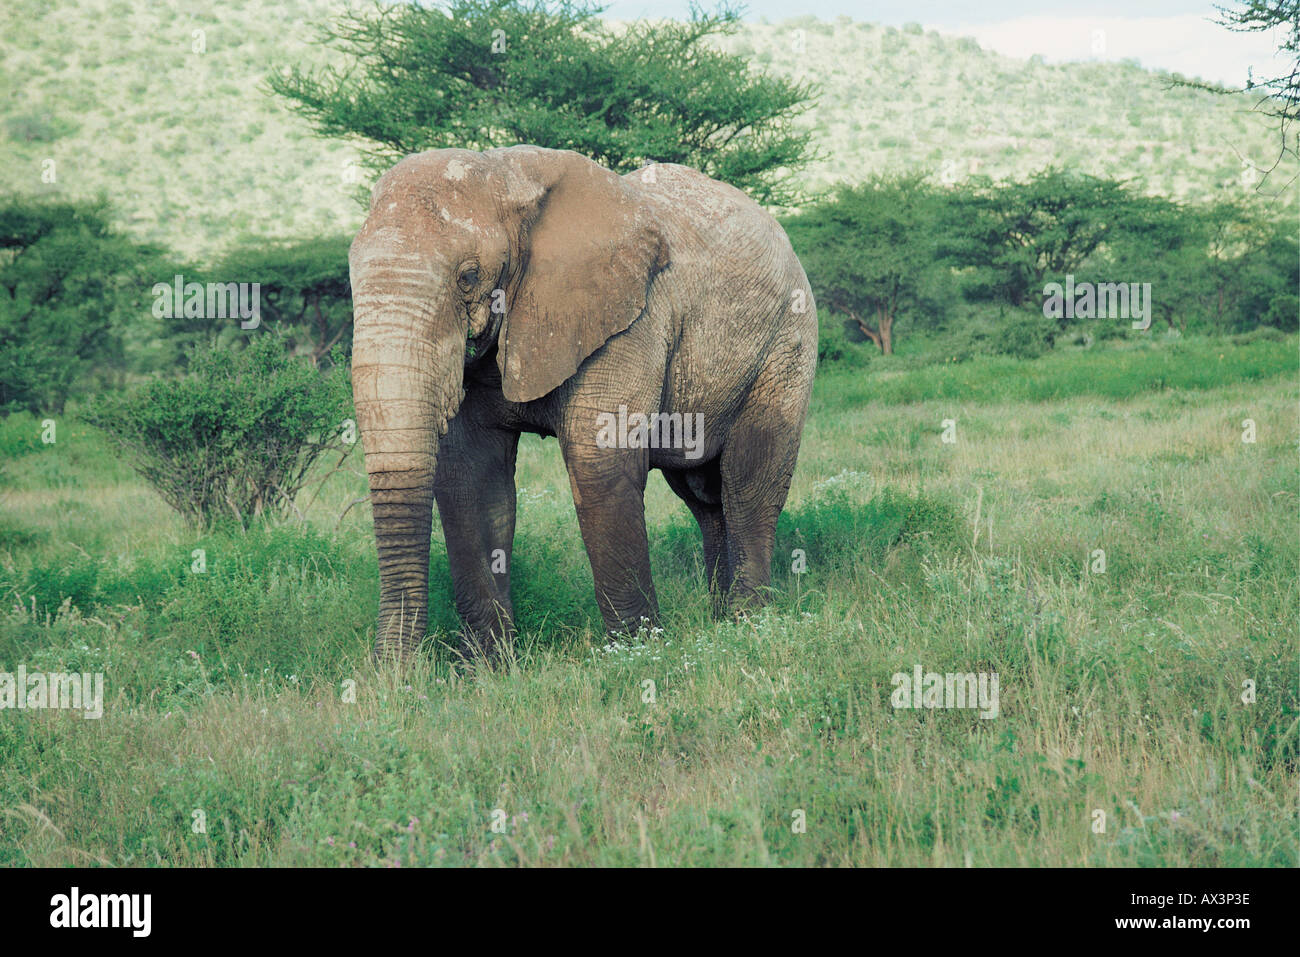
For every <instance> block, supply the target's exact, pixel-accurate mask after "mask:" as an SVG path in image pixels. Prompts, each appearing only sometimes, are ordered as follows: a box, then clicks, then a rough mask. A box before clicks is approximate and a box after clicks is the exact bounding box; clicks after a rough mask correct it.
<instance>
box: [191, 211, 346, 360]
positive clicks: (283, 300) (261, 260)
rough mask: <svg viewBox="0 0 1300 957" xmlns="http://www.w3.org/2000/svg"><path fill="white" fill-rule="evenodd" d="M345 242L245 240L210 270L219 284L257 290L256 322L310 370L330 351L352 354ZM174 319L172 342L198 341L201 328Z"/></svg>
mask: <svg viewBox="0 0 1300 957" xmlns="http://www.w3.org/2000/svg"><path fill="white" fill-rule="evenodd" d="M351 242H352V239H351V237H350V236H326V237H322V238H319V239H304V240H298V241H294V242H278V243H277V242H268V241H266V240H260V239H257V240H255V239H245V240H243V241H241V242H239V243H237V244H236V245H235V246H234V247H233V248H232V249H231V250H230V251H228V252H227V253H226V255H225V256H223V257H222V259H221V261H220V262H219V263H218V264H217V265H216V266H214V267H213V268H212V270H211V274H212V275H213V276H214V277H216V279H217V281H220V282H246V283H259V284H260V298H259V302H260V304H261V318H262V322H263V323H264V324H266V325H267V326H268V327H269V328H274V329H275V330H276V332H278V333H280V334H281V335H282V336H283V337H284V339H285V341H286V343H287V345H288V348H289V350H290V351H291V352H299V351H305V352H306V353H307V355H309V356H310V358H311V361H312V364H313V365H316V366H318V367H319V366H320V365H321V364H322V363H324V362H326V361H327V359H328V357H329V354H330V351H331V350H332V349H334V347H335V346H341V347H342V349H343V354H344V355H347V354H349V353H350V351H351V348H352V286H351V284H350V282H349V278H348V247H349V246H350V245H351ZM192 322H193V320H184V319H177V320H173V321H172V328H173V330H174V331H175V332H178V333H179V335H178V336H177V337H176V340H177V341H182V342H183V341H186V340H187V339H188V340H190V341H202V340H201V338H200V339H197V340H195V336H196V335H197V336H202V334H203V331H204V326H206V325H208V324H207V323H206V321H205V322H204V323H203V325H202V326H199V327H194V326H192V325H189V323H192Z"/></svg>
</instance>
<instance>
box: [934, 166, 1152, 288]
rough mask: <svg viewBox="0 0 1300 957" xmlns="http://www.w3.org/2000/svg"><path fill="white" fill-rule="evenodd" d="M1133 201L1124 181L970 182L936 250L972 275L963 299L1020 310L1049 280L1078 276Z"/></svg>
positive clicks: (1051, 173)
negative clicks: (990, 301)
mask: <svg viewBox="0 0 1300 957" xmlns="http://www.w3.org/2000/svg"><path fill="white" fill-rule="evenodd" d="M1130 201H1131V194H1130V193H1129V191H1128V190H1127V188H1126V187H1125V186H1124V185H1123V184H1122V183H1116V182H1113V181H1111V180H1104V179H1099V178H1097V177H1095V176H1088V175H1085V174H1082V173H1072V172H1067V171H1064V170H1059V169H1053V168H1050V167H1049V168H1048V169H1045V170H1041V171H1040V172H1037V173H1035V174H1033V175H1032V176H1030V177H1029V178H1028V179H1027V180H1025V181H1024V182H1019V183H997V184H992V183H988V182H987V181H984V182H982V183H975V184H974V188H973V190H972V191H971V192H970V193H969V194H967V195H965V196H962V197H958V198H957V199H955V201H954V202H953V203H952V205H951V213H952V216H951V219H950V220H949V221H948V222H947V223H946V225H945V228H944V235H945V240H944V243H943V248H942V249H941V250H940V252H941V253H942V254H943V255H944V256H945V257H947V258H949V259H951V260H952V261H953V262H954V263H955V264H956V265H958V266H961V267H967V268H970V269H971V270H973V272H972V274H971V276H970V279H969V283H968V285H967V288H966V292H967V295H968V296H970V297H971V298H975V299H979V298H987V299H996V300H1001V301H1003V302H1006V303H1009V304H1010V305H1012V306H1015V307H1019V306H1022V305H1024V304H1026V303H1027V302H1029V301H1031V300H1033V299H1035V298H1036V297H1038V296H1039V295H1040V294H1041V292H1042V288H1043V283H1044V281H1045V280H1046V279H1047V278H1048V277H1051V276H1064V275H1065V274H1066V273H1071V272H1077V271H1078V270H1079V269H1080V268H1081V267H1082V266H1083V264H1084V262H1085V261H1086V260H1087V259H1088V257H1089V256H1091V255H1092V253H1093V252H1094V251H1095V250H1096V249H1097V247H1098V246H1100V245H1101V244H1102V243H1103V242H1105V241H1106V239H1107V237H1108V236H1109V235H1110V234H1111V232H1112V231H1113V230H1114V228H1115V226H1116V223H1117V221H1119V220H1120V219H1121V218H1122V217H1123V216H1124V214H1125V212H1126V211H1127V209H1128V206H1129V203H1130Z"/></svg>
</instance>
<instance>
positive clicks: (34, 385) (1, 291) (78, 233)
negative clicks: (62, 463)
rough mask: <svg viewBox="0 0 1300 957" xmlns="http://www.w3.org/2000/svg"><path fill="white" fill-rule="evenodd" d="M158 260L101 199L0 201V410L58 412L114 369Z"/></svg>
mask: <svg viewBox="0 0 1300 957" xmlns="http://www.w3.org/2000/svg"><path fill="white" fill-rule="evenodd" d="M159 259H160V253H159V251H158V250H157V249H155V248H153V247H150V246H143V245H141V244H139V243H136V242H135V241H134V240H131V239H129V238H127V237H126V236H124V235H122V234H120V233H118V232H117V231H116V230H115V229H114V228H113V227H112V226H111V225H110V215H109V211H108V209H107V207H106V205H105V204H104V203H102V202H101V203H75V204H74V203H56V202H44V201H40V200H29V199H22V198H14V199H10V200H8V201H5V202H3V203H2V204H0V415H3V414H7V413H9V412H12V411H13V410H15V409H26V410H29V411H31V412H33V413H38V412H51V413H56V414H57V413H60V412H62V411H63V407H64V404H65V403H66V402H67V400H68V398H69V396H71V395H74V394H76V393H79V392H80V393H83V394H84V393H85V392H87V391H90V390H91V389H93V387H94V386H96V385H98V386H102V385H103V384H104V383H105V381H106V380H108V379H110V378H111V377H112V376H113V374H114V373H115V372H121V371H122V370H123V369H124V368H125V367H126V365H127V360H126V355H125V350H124V343H125V342H126V341H127V339H128V337H129V332H128V330H129V328H130V327H131V325H132V324H133V323H135V324H139V322H140V319H141V317H142V316H148V314H149V313H148V298H147V297H148V291H149V288H150V276H151V274H153V273H155V272H157V271H158V269H159V267H158V266H157V263H158V262H159ZM91 372H94V373H95V375H94V376H91V375H89V373H91Z"/></svg>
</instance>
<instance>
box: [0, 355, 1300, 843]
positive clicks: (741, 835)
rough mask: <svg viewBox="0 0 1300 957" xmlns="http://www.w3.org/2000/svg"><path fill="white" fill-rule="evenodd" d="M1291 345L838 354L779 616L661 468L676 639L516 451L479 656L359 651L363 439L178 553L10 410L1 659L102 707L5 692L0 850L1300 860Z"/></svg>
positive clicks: (778, 582)
mask: <svg viewBox="0 0 1300 957" xmlns="http://www.w3.org/2000/svg"><path fill="white" fill-rule="evenodd" d="M1296 360H1297V340H1296V337H1294V336H1291V337H1289V338H1286V339H1285V340H1282V341H1267V340H1265V341H1254V342H1245V343H1237V344H1234V343H1232V342H1231V341H1228V340H1215V341H1208V340H1206V341H1200V342H1197V341H1188V342H1183V343H1167V342H1166V343H1153V344H1148V345H1145V346H1141V347H1138V346H1131V345H1124V344H1122V343H1121V344H1119V345H1117V346H1113V347H1110V348H1106V349H1102V348H1100V347H1094V348H1092V349H1087V350H1084V349H1069V350H1062V351H1058V353H1055V354H1053V355H1050V356H1048V357H1047V358H1044V359H1040V360H1035V361H1029V362H1022V361H1015V360H1008V359H977V360H973V361H970V362H965V363H958V364H950V365H948V366H946V367H945V366H944V365H941V364H940V365H933V364H931V365H926V364H922V363H920V362H909V361H908V360H907V358H906V357H900V358H898V359H896V360H894V361H885V360H878V361H873V362H872V363H871V365H870V368H869V370H862V369H853V368H850V367H842V366H834V365H832V366H829V367H826V368H824V369H823V370H822V371H821V372H820V374H819V379H818V383H817V387H816V392H815V395H814V405H813V412H812V416H811V419H810V422H809V425H808V429H807V432H806V433H805V438H804V446H803V452H802V456H801V461H800V467H799V469H798V471H797V473H796V476H795V483H794V486H793V488H792V490H791V498H790V504H789V507H788V509H787V512H786V514H785V515H784V516H783V517H782V521H781V525H780V530H779V540H778V548H777V561H776V562H775V572H776V577H775V582H774V584H775V594H774V600H773V603H772V605H771V606H770V607H769V608H768V609H766V610H765V611H764V612H762V613H761V614H759V615H757V616H756V617H754V618H752V619H750V620H747V621H742V622H721V623H717V622H712V621H710V619H709V616H708V607H707V599H706V595H705V590H704V587H703V583H702V580H701V556H700V551H699V544H698V533H697V531H696V530H695V528H694V526H693V523H692V522H691V520H690V518H689V515H688V514H687V512H686V510H685V508H684V507H683V506H682V505H680V503H678V501H677V500H676V499H675V498H674V497H673V496H672V494H671V493H670V492H669V491H668V489H667V487H666V485H664V483H663V481H662V479H660V478H659V477H658V476H655V477H653V478H652V481H651V487H650V490H649V492H648V494H647V511H648V515H649V518H650V529H651V551H652V556H653V560H654V563H655V571H656V581H657V584H658V587H659V595H660V605H661V607H662V608H663V610H664V621H663V623H662V624H663V627H662V630H661V631H656V632H655V633H653V634H644V635H642V636H641V637H640V638H639V639H638V640H637V641H635V642H633V643H630V644H627V643H625V644H622V645H617V646H607V645H606V644H605V641H604V640H603V639H602V637H601V633H600V626H599V619H598V616H597V612H596V608H595V602H594V599H593V597H592V593H591V588H592V585H591V575H590V570H589V568H588V567H587V563H586V558H585V555H584V553H583V550H582V546H581V540H580V538H579V536H578V532H577V523H576V519H575V517H574V514H573V507H572V501H571V499H570V494H569V491H568V482H567V480H566V478H565V475H564V471H563V467H562V464H561V461H560V456H559V451H558V448H557V447H556V446H555V444H554V443H553V442H543V441H540V440H537V439H535V438H532V437H526V438H525V440H524V441H522V442H521V445H520V467H519V484H520V496H519V498H520V508H519V512H520V522H519V526H520V527H519V538H518V542H517V546H516V561H515V580H516V583H517V584H516V589H517V591H516V607H517V609H518V612H519V619H520V626H521V630H522V632H523V634H522V638H521V642H520V646H519V653H518V662H517V663H516V665H515V667H513V668H510V669H503V670H501V671H499V672H496V673H490V674H479V675H476V676H467V675H464V674H458V673H457V672H456V671H455V669H454V668H453V667H452V666H451V664H450V660H451V659H450V656H449V655H448V654H447V653H446V651H445V650H444V649H442V648H435V649H434V654H433V655H432V657H431V658H430V660H429V661H428V662H427V665H426V667H424V668H422V669H421V671H420V672H419V673H418V674H414V675H406V676H403V677H398V676H395V675H392V674H387V673H377V672H376V671H375V670H374V669H373V668H372V667H371V666H370V664H369V660H368V657H367V652H368V643H369V639H370V637H371V633H372V628H373V614H374V609H375V602H376V591H377V572H376V566H375V556H374V546H373V542H372V540H371V535H370V516H369V512H368V510H366V509H365V508H364V506H359V507H357V508H353V509H352V510H351V511H348V512H347V513H346V514H345V515H344V516H343V518H342V520H341V521H340V517H339V516H340V514H341V513H343V512H344V510H345V508H346V506H347V504H348V503H349V502H351V501H352V500H353V499H355V498H356V497H357V496H359V495H362V494H363V493H364V487H365V485H364V478H363V477H362V476H361V475H360V473H359V456H354V457H353V458H352V459H350V460H349V461H348V462H345V463H344V470H343V471H341V472H339V473H336V474H334V475H333V476H331V477H330V478H328V480H327V481H325V483H324V485H323V490H322V492H321V494H320V496H319V497H318V498H317V499H315V501H314V502H312V503H311V504H310V506H309V507H306V509H305V510H306V516H307V520H306V521H305V522H302V523H292V524H286V525H282V526H280V527H275V528H266V529H259V530H256V531H254V532H250V533H248V534H243V533H234V532H230V531H220V530H218V531H214V532H211V533H208V534H204V535H195V533H193V532H190V531H188V530H186V528H185V527H184V526H183V525H182V524H181V523H180V522H179V520H178V519H177V518H176V517H175V516H174V515H172V514H171V513H169V512H168V511H167V509H166V508H165V506H164V505H163V504H162V503H161V501H160V500H159V499H158V498H157V497H156V496H154V494H153V493H152V492H151V491H150V490H149V489H148V488H147V487H146V486H145V485H143V484H142V483H141V482H140V481H139V480H137V479H136V478H135V477H134V476H133V475H132V473H131V472H130V471H129V470H128V469H127V468H126V467H125V466H124V465H123V464H122V463H121V462H119V461H117V459H116V458H115V457H114V456H113V454H112V453H111V452H110V451H109V449H108V447H107V446H106V445H105V444H104V443H103V441H102V440H101V439H100V438H99V437H98V436H97V435H96V434H94V433H93V432H91V431H90V430H89V429H87V428H86V427H84V426H82V425H80V424H79V423H78V422H77V420H76V418H75V415H70V416H69V417H68V418H67V419H65V420H62V421H60V422H59V423H58V432H57V441H56V443H55V444H53V445H43V444H42V443H41V441H40V438H39V436H40V432H41V424H40V423H39V422H38V421H36V420H34V419H32V418H30V417H27V416H12V417H10V418H9V419H8V420H6V421H4V422H3V423H0V457H2V461H3V473H2V474H3V478H0V508H2V511H0V598H2V599H3V607H2V608H0V615H2V617H0V671H5V670H10V671H12V670H14V669H15V668H16V666H17V665H18V664H23V665H25V666H26V668H27V669H28V670H29V671H30V670H45V671H56V670H58V671H66V670H77V671H92V672H95V671H98V672H103V674H104V676H105V682H106V693H105V714H104V717H103V718H102V719H101V720H84V719H83V718H82V717H81V716H80V715H79V714H75V713H68V712H55V711H46V712H40V711H27V712H22V713H19V712H9V711H0V756H3V761H4V774H3V775H0V865H45V866H51V865H74V864H93V863H103V864H117V865H267V864H270V865H288V864H308V865H328V866H333V865H374V866H412V865H426V864H433V865H485V866H498V865H520V864H522V865H563V864H586V865H592V864H601V865H660V866H664V865H684V864H690V865H732V864H752V865H764V864H781V865H850V864H856V865H944V866H963V865H970V866H990V865H1040V864H1042V865H1068V866H1113V865H1151V866H1168V865H1193V866H1215V865H1226V866H1237V865H1273V866H1295V865H1296V864H1297V863H1300V862H1298V861H1297V855H1296V847H1297V820H1296V808H1295V800H1294V798H1295V774H1296V771H1297V763H1298V760H1297V752H1298V750H1300V749H1298V748H1297V720H1298V717H1300V703H1298V698H1297V686H1296V660H1297V650H1298V649H1297V612H1298V611H1300V607H1298V606H1300V601H1298V595H1297V577H1296V576H1297V567H1298V559H1300V536H1298V535H1297V531H1298V529H1297V515H1298V511H1297V509H1298V502H1297V495H1298V493H1300V476H1298V470H1297V457H1296V455H1297V440H1298V439H1300V423H1298V422H1297V401H1298V400H1300V382H1298V380H1297V375H1296V368H1297V361H1296ZM1247 419H1249V420H1253V423H1254V426H1255V435H1254V438H1255V441H1253V442H1247V441H1243V430H1244V429H1246V428H1247V426H1245V425H1243V422H1244V420H1247ZM945 420H951V421H952V422H953V423H955V424H954V425H952V426H951V427H949V428H948V433H949V437H950V438H953V439H954V441H952V442H945V441H944V432H945V425H944V422H945ZM349 469H352V470H353V471H349ZM301 504H303V505H304V506H306V505H307V501H306V499H304V501H303V502H302V503H301ZM434 538H435V542H434V568H433V572H432V576H431V577H432V588H433V594H434V603H435V610H434V621H435V625H436V626H437V627H438V628H439V629H440V636H441V637H442V638H445V637H446V629H448V628H450V627H451V626H452V625H453V619H452V615H451V612H450V610H449V595H450V586H449V582H448V574H447V568H446V553H445V551H444V550H443V548H442V543H441V533H440V532H435V536H434ZM196 548H202V549H204V552H205V558H206V571H205V572H204V573H202V574H197V573H194V572H192V571H191V568H192V563H193V561H194V559H193V557H192V553H193V551H194V549H196ZM795 549H802V550H803V551H804V553H805V554H806V557H807V571H806V572H804V573H803V574H799V575H795V574H793V573H792V572H791V565H792V561H791V555H792V553H793V551H794V550H795ZM1097 550H1104V552H1105V570H1104V571H1100V570H1096V569H1097V568H1098V566H1097V564H1096V557H1095V552H1096V551H1097ZM918 664H919V665H921V666H922V667H923V668H924V669H926V670H927V671H936V672H990V671H991V672H996V673H997V674H998V676H999V683H1000V706H999V713H998V715H997V716H996V717H995V718H991V719H987V720H985V719H981V718H980V717H978V716H977V715H976V713H975V712H973V711H969V710H895V709H894V708H893V707H892V706H891V703H890V696H891V692H892V690H893V686H892V683H891V676H892V675H894V674H895V673H897V672H904V673H910V672H911V671H912V669H913V667H914V666H915V665H918ZM1247 681H1251V682H1253V683H1254V688H1255V698H1254V700H1253V702H1250V703H1247V702H1246V701H1243V688H1244V686H1243V682H1247ZM646 682H653V695H651V693H650V686H649V685H647V684H646ZM651 697H653V700H652V701H648V700H647V699H648V698H651ZM1247 697H1249V695H1247ZM196 812H201V813H200V814H197V815H196ZM200 822H201V823H202V825H203V826H202V827H201V828H200V827H199V826H198V824H199V823H200ZM800 822H805V823H806V826H805V827H800V826H799V825H800ZM494 825H495V829H494ZM1103 825H1104V828H1103V827H1102V826H1103Z"/></svg>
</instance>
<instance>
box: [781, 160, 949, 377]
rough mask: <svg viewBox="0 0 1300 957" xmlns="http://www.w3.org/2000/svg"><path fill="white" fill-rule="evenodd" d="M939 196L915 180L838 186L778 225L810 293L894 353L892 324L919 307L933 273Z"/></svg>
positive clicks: (879, 179)
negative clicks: (831, 194)
mask: <svg viewBox="0 0 1300 957" xmlns="http://www.w3.org/2000/svg"><path fill="white" fill-rule="evenodd" d="M938 211H939V205H938V197H937V195H936V193H935V191H934V189H933V188H932V187H930V186H929V185H928V184H927V183H926V182H925V179H924V177H923V176H922V175H921V174H917V173H912V174H906V175H895V176H873V177H871V178H870V179H868V180H867V181H866V182H865V183H863V184H862V185H860V186H855V187H847V186H845V187H841V188H840V189H839V190H837V191H836V193H835V195H834V197H833V198H831V199H828V200H824V201H822V202H820V203H818V204H817V205H815V206H813V207H812V208H811V209H808V210H806V211H805V212H804V213H803V214H801V215H799V216H794V217H790V218H788V219H787V220H786V221H785V223H784V225H785V228H786V232H787V233H788V234H789V236H790V242H791V244H792V245H793V246H794V249H795V252H796V253H797V254H798V255H799V258H800V261H801V262H802V263H803V266H804V269H805V271H806V272H807V273H808V280H809V282H810V283H811V284H812V288H813V294H814V296H815V297H816V298H817V300H818V302H819V303H821V304H822V305H825V306H828V307H830V308H831V309H833V310H834V311H836V312H838V313H839V314H841V315H843V316H847V317H848V318H849V319H850V320H851V321H852V323H853V324H854V325H855V326H857V327H858V328H859V329H860V330H861V336H860V337H859V338H862V337H865V336H867V335H868V333H867V331H866V330H867V329H870V330H871V333H870V335H872V336H873V337H875V338H878V339H879V340H880V341H879V343H878V344H879V345H880V347H881V349H882V351H884V352H886V353H888V352H891V351H892V346H891V343H892V338H891V336H892V327H893V323H894V321H895V319H897V318H898V317H900V316H903V315H906V314H908V313H909V312H912V313H915V312H917V311H919V310H920V309H921V308H922V305H923V290H924V288H925V283H926V280H927V278H928V277H929V276H930V275H931V274H932V273H933V271H934V269H935V268H936V258H935V245H934V244H935V224H936V222H937V216H938Z"/></svg>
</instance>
